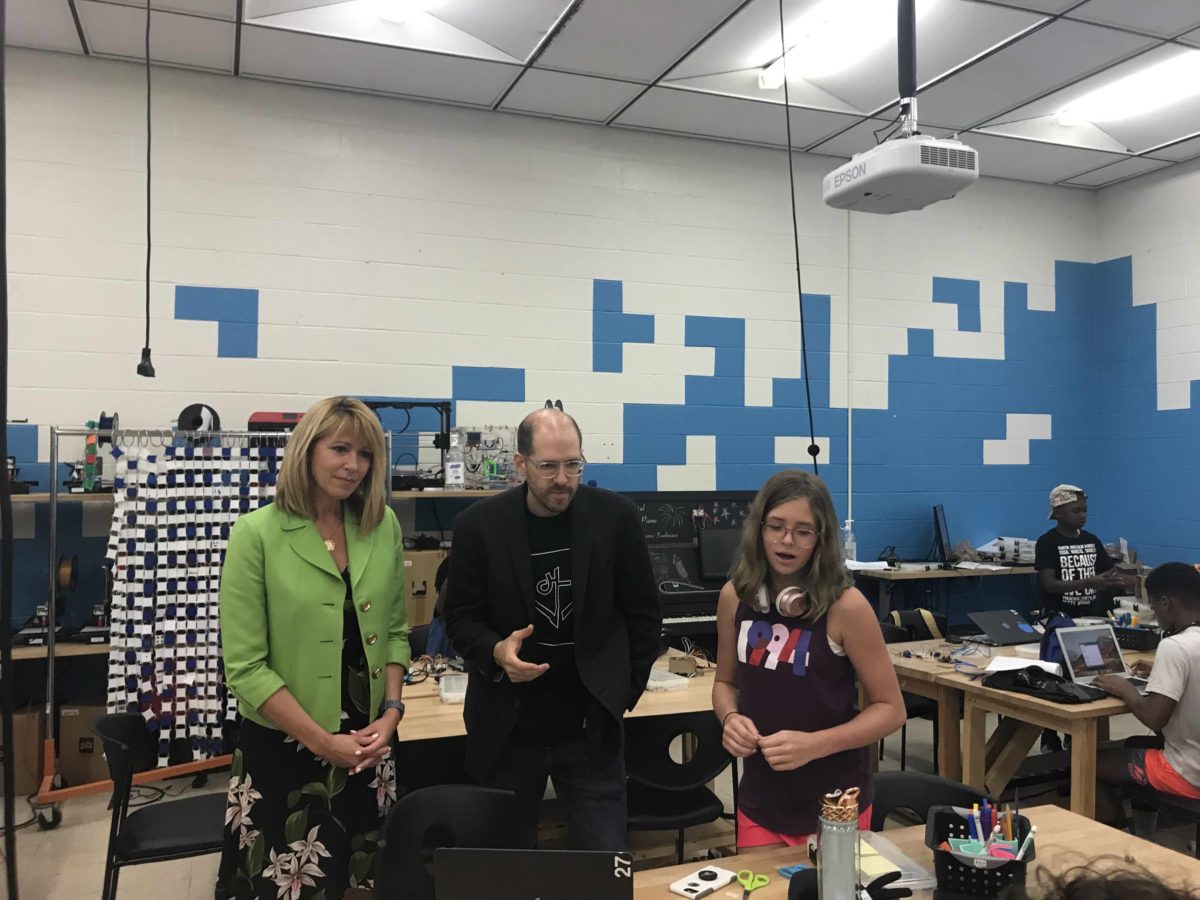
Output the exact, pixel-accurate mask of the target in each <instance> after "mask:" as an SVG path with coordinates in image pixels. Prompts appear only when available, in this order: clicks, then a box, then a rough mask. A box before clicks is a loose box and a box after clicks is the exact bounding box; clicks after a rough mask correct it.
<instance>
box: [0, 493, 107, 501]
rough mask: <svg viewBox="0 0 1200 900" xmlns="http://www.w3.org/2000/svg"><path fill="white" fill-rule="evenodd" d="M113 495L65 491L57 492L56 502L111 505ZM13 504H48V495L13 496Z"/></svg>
mask: <svg viewBox="0 0 1200 900" xmlns="http://www.w3.org/2000/svg"><path fill="white" fill-rule="evenodd" d="M114 496H115V494H113V493H112V492H108V493H99V494H98V493H91V494H69V493H67V492H66V491H59V492H58V502H59V503H62V502H63V501H75V500H97V501H100V500H103V501H105V502H106V503H112V501H113V497H114ZM12 502H13V503H49V502H50V494H49V493H42V494H13V498H12Z"/></svg>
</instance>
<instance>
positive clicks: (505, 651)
mask: <svg viewBox="0 0 1200 900" xmlns="http://www.w3.org/2000/svg"><path fill="white" fill-rule="evenodd" d="M531 634H533V626H532V625H526V626H525V627H524V628H522V629H521V630H520V631H514V632H513V633H512V634H510V635H509V636H508V637H506V638H505V639H504V640H502V641H499V642H498V643H497V644H496V646H495V647H493V648H492V659H494V660H495V661H496V665H498V666H499V667H500V668H502V669H503V670H504V671H505V673H506V674H507V675H508V677H509V678H510V679H512V680H513V681H533V679H535V678H537V677H538V676H539V675H543V674H545V672H546V670H547V669H549V668H550V666H549V664H548V663H540V664H537V665H535V664H533V663H528V662H525V661H524V660H522V659H520V658H519V657H518V656H517V654H518V653H520V652H521V642H522V641H524V640H525V638H527V637H529V636H530V635H531Z"/></svg>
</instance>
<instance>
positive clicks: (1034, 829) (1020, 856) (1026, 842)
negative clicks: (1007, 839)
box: [1017, 825, 1037, 859]
mask: <svg viewBox="0 0 1200 900" xmlns="http://www.w3.org/2000/svg"><path fill="white" fill-rule="evenodd" d="M1035 834H1037V826H1036V825H1032V826H1030V828H1029V834H1027V835H1025V840H1024V842H1023V843H1022V844H1021V849H1020V850H1018V851H1017V859H1024V858H1025V851H1026V850H1028V849H1029V845H1030V844H1032V843H1033V836H1034V835H1035Z"/></svg>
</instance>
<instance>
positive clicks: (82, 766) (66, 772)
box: [58, 705, 108, 785]
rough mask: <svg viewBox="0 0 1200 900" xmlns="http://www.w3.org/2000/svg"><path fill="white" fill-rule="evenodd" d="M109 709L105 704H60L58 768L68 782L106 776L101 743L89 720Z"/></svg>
mask: <svg viewBox="0 0 1200 900" xmlns="http://www.w3.org/2000/svg"><path fill="white" fill-rule="evenodd" d="M106 712H108V710H107V709H105V708H104V706H102V705H101V706H62V707H60V708H59V712H58V771H59V774H60V775H62V777H63V778H64V779H66V782H67V784H69V785H76V784H89V783H90V782H93V781H107V780H108V763H107V762H106V761H105V759H104V744H103V743H102V742H101V740H100V738H98V737H96V735H95V734H93V733H92V729H91V724H92V722H94V721H95V720H96V719H98V718H99V717H100V716H102V715H104V714H105V713H106Z"/></svg>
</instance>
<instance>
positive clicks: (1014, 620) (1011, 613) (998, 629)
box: [967, 609, 1041, 647]
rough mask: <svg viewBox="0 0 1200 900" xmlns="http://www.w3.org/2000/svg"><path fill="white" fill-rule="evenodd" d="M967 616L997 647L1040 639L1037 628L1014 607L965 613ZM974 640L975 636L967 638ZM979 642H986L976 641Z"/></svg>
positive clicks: (1030, 642) (1029, 642) (1034, 641)
mask: <svg viewBox="0 0 1200 900" xmlns="http://www.w3.org/2000/svg"><path fill="white" fill-rule="evenodd" d="M967 617H968V618H969V619H970V620H971V621H972V622H974V623H975V624H976V625H978V626H979V627H980V628H982V629H983V633H984V634H985V635H987V637H988V640H989V641H990V642H991V643H992V644H994V645H995V646H997V647H1010V646H1012V645H1013V644H1032V643H1036V642H1037V641H1039V640H1041V636H1040V635H1039V634H1038V632H1037V629H1036V628H1034V627H1033V626H1032V625H1030V624H1029V623H1028V622H1026V621H1025V619H1024V618H1023V617H1022V616H1021V614H1020V613H1019V612H1017V611H1016V610H1015V609H998V610H995V611H994V612H977V613H975V612H973V613H967ZM967 640H976V641H978V639H977V638H968V639H967ZM978 642H979V643H986V642H984V641H978Z"/></svg>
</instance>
